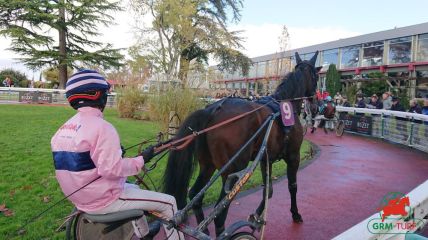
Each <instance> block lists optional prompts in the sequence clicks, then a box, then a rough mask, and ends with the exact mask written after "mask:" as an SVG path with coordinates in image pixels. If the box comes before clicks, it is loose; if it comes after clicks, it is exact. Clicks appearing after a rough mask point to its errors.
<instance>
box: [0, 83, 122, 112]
mask: <svg viewBox="0 0 428 240" xmlns="http://www.w3.org/2000/svg"><path fill="white" fill-rule="evenodd" d="M23 94H34V96H35V94H38V95H41V94H48V95H47V96H48V98H49V99H48V100H47V101H43V102H37V101H29V100H24V99H23V98H22V95H23ZM0 102H2V103H19V102H22V103H25V102H32V103H48V104H65V105H67V104H68V101H67V98H66V97H65V90H59V89H45V88H15V87H12V88H9V87H0ZM114 106H116V93H110V94H109V95H108V98H107V107H114Z"/></svg>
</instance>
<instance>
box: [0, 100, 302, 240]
mask: <svg viewBox="0 0 428 240" xmlns="http://www.w3.org/2000/svg"><path fill="white" fill-rule="evenodd" d="M74 113H75V111H74V110H73V109H71V108H70V107H62V106H59V107H56V106H40V105H37V106H34V105H0V149H1V151H0V169H1V172H0V205H2V204H5V205H6V207H7V208H8V209H10V210H11V211H12V212H13V215H12V216H8V217H6V216H4V214H0V239H10V238H15V239H64V233H63V232H62V233H56V232H55V229H57V227H58V226H59V225H60V224H61V223H62V218H63V217H65V216H66V215H67V214H69V213H70V211H71V209H72V206H71V204H70V203H69V202H68V201H64V202H63V203H61V204H59V205H58V206H57V207H55V208H53V209H52V210H51V211H49V212H48V213H47V214H45V215H43V216H42V217H41V218H40V219H38V220H36V221H35V222H34V223H32V224H30V225H28V226H27V227H26V233H25V234H24V235H23V236H17V235H16V234H15V233H16V230H17V229H18V228H19V227H20V226H21V225H22V224H23V223H25V222H26V221H27V220H28V219H30V218H31V217H33V216H35V215H37V214H38V213H40V212H41V211H43V210H44V209H46V208H47V207H48V206H50V204H52V203H54V202H56V201H58V200H60V199H61V198H63V197H64V196H63V194H62V192H61V190H60V188H59V185H58V184H57V181H56V179H55V175H54V173H55V170H54V167H53V163H52V153H51V150H50V139H51V137H52V135H53V134H54V133H55V132H56V130H57V129H58V128H59V127H60V126H61V125H62V124H63V123H64V122H65V121H66V120H67V119H68V118H70V117H71V116H72V115H73V114H74ZM104 115H105V118H106V119H107V121H109V122H111V123H112V124H113V125H114V126H115V127H116V129H117V130H118V132H119V135H120V136H121V140H122V144H123V145H124V146H125V147H126V146H130V145H133V144H135V143H137V142H139V141H141V140H142V139H143V138H145V139H147V138H151V137H153V136H154V135H156V133H157V132H159V128H160V127H159V124H157V123H155V122H143V121H137V120H130V119H120V118H118V117H117V114H116V111H115V110H114V109H107V110H106V111H105V113H104ZM135 151H136V150H133V151H131V150H130V151H128V152H127V155H129V156H133V155H135ZM309 152H310V144H309V143H308V142H304V144H303V147H302V149H301V153H302V154H301V155H302V158H306V157H307V156H309ZM165 163H166V160H165V161H163V160H162V161H160V163H159V164H158V167H157V168H156V170H155V171H153V172H151V173H150V176H151V178H152V179H153V180H154V183H155V184H157V185H159V183H160V181H159V179H160V178H161V176H162V174H163V172H164V167H165ZM285 168H286V165H285V163H284V162H283V161H280V162H278V163H276V164H275V165H274V167H273V174H272V175H273V176H280V175H283V174H284V173H285ZM260 183H261V174H260V171H256V173H255V174H254V176H253V177H252V178H251V179H250V180H249V182H248V183H247V185H246V186H245V187H246V188H250V187H254V186H258V185H260ZM158 187H159V186H158ZM219 189H220V182H217V183H216V185H215V186H213V187H212V189H211V190H210V191H209V192H208V193H207V194H206V197H205V204H209V203H213V202H214V201H215V200H216V198H217V193H218V192H219Z"/></svg>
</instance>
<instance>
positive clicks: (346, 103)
mask: <svg viewBox="0 0 428 240" xmlns="http://www.w3.org/2000/svg"><path fill="white" fill-rule="evenodd" d="M342 106H344V107H351V104H350V103H349V102H348V98H347V97H346V96H343V97H342Z"/></svg>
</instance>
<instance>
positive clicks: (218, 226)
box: [214, 178, 234, 236]
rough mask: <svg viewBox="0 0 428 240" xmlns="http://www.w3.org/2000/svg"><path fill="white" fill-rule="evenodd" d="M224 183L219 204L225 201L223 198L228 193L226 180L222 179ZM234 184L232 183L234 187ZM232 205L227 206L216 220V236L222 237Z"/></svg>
mask: <svg viewBox="0 0 428 240" xmlns="http://www.w3.org/2000/svg"><path fill="white" fill-rule="evenodd" d="M222 180H223V183H222V186H221V192H220V196H219V197H218V200H217V203H216V207H217V204H218V203H219V202H221V200H223V198H224V197H225V196H226V192H225V191H224V184H225V180H226V179H225V178H223V179H222ZM233 184H234V183H232V185H233ZM229 206H230V203H229V204H227V206H226V207H225V208H224V209H223V211H221V212H220V214H219V215H218V216H217V217H216V218H215V219H214V225H215V234H216V236H220V234H221V233H222V232H223V231H224V223H225V222H226V217H227V212H228V211H229Z"/></svg>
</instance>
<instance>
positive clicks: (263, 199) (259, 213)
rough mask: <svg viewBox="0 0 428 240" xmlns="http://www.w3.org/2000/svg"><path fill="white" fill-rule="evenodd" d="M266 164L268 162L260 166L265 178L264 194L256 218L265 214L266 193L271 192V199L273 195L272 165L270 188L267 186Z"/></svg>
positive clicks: (270, 165) (270, 164)
mask: <svg viewBox="0 0 428 240" xmlns="http://www.w3.org/2000/svg"><path fill="white" fill-rule="evenodd" d="M266 162H267V161H263V162H262V164H261V165H260V170H261V172H262V178H263V192H262V194H263V198H262V201H261V202H260V204H259V206H258V207H257V210H256V215H257V216H254V217H256V218H258V217H260V216H261V215H262V214H263V211H264V210H265V201H266V191H269V193H268V198H269V199H270V198H271V197H272V195H273V187H272V163H269V187H267V184H266Z"/></svg>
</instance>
